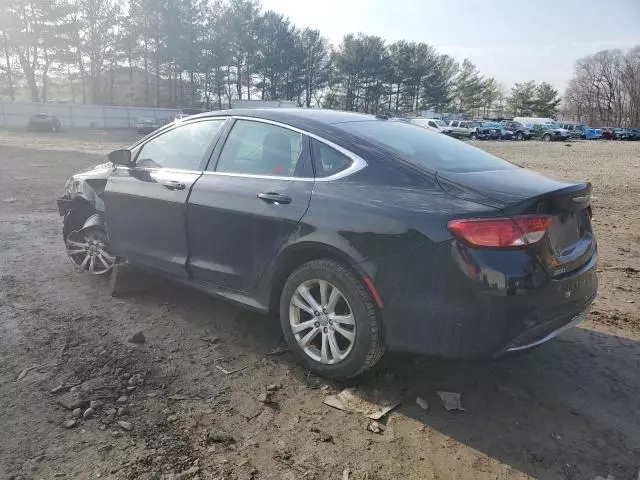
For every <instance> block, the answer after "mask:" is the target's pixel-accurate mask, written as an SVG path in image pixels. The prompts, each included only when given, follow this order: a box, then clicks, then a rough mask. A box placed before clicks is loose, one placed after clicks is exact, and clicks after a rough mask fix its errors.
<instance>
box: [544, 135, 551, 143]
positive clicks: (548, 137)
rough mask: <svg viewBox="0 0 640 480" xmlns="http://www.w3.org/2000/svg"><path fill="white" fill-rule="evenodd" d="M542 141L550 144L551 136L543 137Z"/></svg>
mask: <svg viewBox="0 0 640 480" xmlns="http://www.w3.org/2000/svg"><path fill="white" fill-rule="evenodd" d="M542 141H543V142H550V141H551V135H543V136H542Z"/></svg>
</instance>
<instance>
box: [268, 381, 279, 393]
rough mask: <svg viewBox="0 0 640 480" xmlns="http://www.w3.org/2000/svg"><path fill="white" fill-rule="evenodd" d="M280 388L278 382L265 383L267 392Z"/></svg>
mask: <svg viewBox="0 0 640 480" xmlns="http://www.w3.org/2000/svg"><path fill="white" fill-rule="evenodd" d="M278 390H280V384H279V383H272V384H271V385H267V392H277V391H278Z"/></svg>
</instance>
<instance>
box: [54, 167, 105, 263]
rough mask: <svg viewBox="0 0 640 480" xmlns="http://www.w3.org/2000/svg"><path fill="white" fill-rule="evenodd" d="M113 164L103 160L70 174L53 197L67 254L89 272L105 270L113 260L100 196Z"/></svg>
mask: <svg viewBox="0 0 640 480" xmlns="http://www.w3.org/2000/svg"><path fill="white" fill-rule="evenodd" d="M113 168H114V167H113V164H112V163H105V164H102V165H98V166H96V167H94V168H92V169H90V170H87V171H84V172H81V173H77V174H75V175H73V176H72V177H71V178H70V179H69V180H68V181H67V183H66V185H65V193H64V195H63V196H62V197H59V198H58V200H57V203H58V211H59V213H60V216H61V217H63V227H62V235H63V238H64V242H65V245H66V249H67V255H69V258H70V259H71V261H72V262H73V263H74V264H75V265H76V266H77V267H78V268H80V269H81V270H83V271H88V272H89V273H91V274H93V275H100V274H104V273H107V272H109V271H110V270H111V268H112V267H113V264H114V263H115V256H114V255H113V254H112V252H111V248H110V247H109V238H108V235H107V229H106V225H105V222H104V201H103V199H102V195H103V193H104V189H105V186H106V184H107V180H108V178H109V175H110V174H111V172H112V171H113Z"/></svg>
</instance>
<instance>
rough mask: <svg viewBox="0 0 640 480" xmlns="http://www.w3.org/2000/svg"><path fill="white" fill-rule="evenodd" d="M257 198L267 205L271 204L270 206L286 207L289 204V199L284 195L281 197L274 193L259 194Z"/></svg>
mask: <svg viewBox="0 0 640 480" xmlns="http://www.w3.org/2000/svg"><path fill="white" fill-rule="evenodd" d="M258 198H259V199H260V200H263V201H265V202H267V203H272V204H281V205H287V204H289V203H291V197H287V196H286V195H282V194H281V193H275V192H266V193H259V194H258Z"/></svg>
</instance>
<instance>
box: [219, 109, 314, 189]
mask: <svg viewBox="0 0 640 480" xmlns="http://www.w3.org/2000/svg"><path fill="white" fill-rule="evenodd" d="M305 138H306V137H304V136H303V135H302V134H301V133H299V132H295V131H293V130H289V129H287V128H284V127H280V126H277V125H272V124H269V123H264V122H257V121H251V120H237V121H236V123H235V124H234V126H233V128H232V130H231V132H230V133H229V136H228V137H227V140H226V142H225V144H224V147H223V149H222V152H220V159H219V160H218V163H217V165H216V168H215V171H216V172H222V173H235V174H245V175H261V176H270V177H293V176H296V177H312V172H311V166H310V163H309V158H308V157H309V155H308V147H307V148H306V149H305V148H304V144H305V143H306V142H305Z"/></svg>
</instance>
